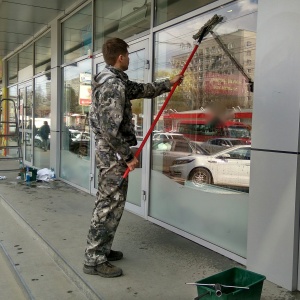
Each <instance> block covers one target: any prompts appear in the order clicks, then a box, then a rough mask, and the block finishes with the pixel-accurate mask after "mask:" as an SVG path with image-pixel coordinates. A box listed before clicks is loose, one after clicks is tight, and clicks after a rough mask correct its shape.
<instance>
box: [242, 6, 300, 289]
mask: <svg viewBox="0 0 300 300" xmlns="http://www.w3.org/2000/svg"><path fill="white" fill-rule="evenodd" d="M299 28H300V1H299V0H286V1H282V0H263V1H259V5H258V24H257V46H256V67H255V83H254V108H253V131H252V148H253V150H252V154H251V178H250V195H249V222H248V242H247V245H248V247H247V268H248V269H249V270H252V271H255V272H258V273H260V274H264V275H265V276H266V277H267V279H268V280H270V281H272V282H274V283H276V284H278V285H280V286H282V287H284V288H286V289H288V290H295V289H297V270H298V256H299V255H298V247H299V179H298V174H299V166H298V157H299V124H300V122H299V111H300V109H299V107H300V83H299V79H300V39H299Z"/></svg>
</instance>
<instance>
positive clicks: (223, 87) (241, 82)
mask: <svg viewBox="0 0 300 300" xmlns="http://www.w3.org/2000/svg"><path fill="white" fill-rule="evenodd" d="M204 91H205V92H206V93H209V94H217V95H231V96H242V95H243V94H244V93H245V91H247V86H246V83H245V79H244V78H243V77H241V76H238V75H227V74H218V73H213V72H208V73H206V74H205V76H204Z"/></svg>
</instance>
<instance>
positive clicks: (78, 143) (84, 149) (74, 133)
mask: <svg viewBox="0 0 300 300" xmlns="http://www.w3.org/2000/svg"><path fill="white" fill-rule="evenodd" d="M69 132H70V141H69V142H70V144H69V150H70V151H71V152H74V153H76V154H78V155H82V156H89V154H90V139H91V137H90V133H89V132H82V131H79V130H72V129H70V130H69Z"/></svg>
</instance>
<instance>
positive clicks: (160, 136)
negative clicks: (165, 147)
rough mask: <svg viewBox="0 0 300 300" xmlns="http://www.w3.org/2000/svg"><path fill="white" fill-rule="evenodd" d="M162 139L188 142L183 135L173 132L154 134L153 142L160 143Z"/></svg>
mask: <svg viewBox="0 0 300 300" xmlns="http://www.w3.org/2000/svg"><path fill="white" fill-rule="evenodd" d="M161 139H167V140H187V141H188V139H187V138H185V137H184V136H183V134H181V133H173V132H158V133H154V134H153V141H159V140H161Z"/></svg>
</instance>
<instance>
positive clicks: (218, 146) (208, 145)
mask: <svg viewBox="0 0 300 300" xmlns="http://www.w3.org/2000/svg"><path fill="white" fill-rule="evenodd" d="M249 144H251V141H250V140H245V139H238V138H215V139H211V140H208V141H206V142H204V143H202V144H201V146H202V148H204V149H205V150H207V151H208V152H209V153H210V154H213V153H216V152H220V151H222V150H225V149H228V148H230V147H233V146H238V145H249Z"/></svg>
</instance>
